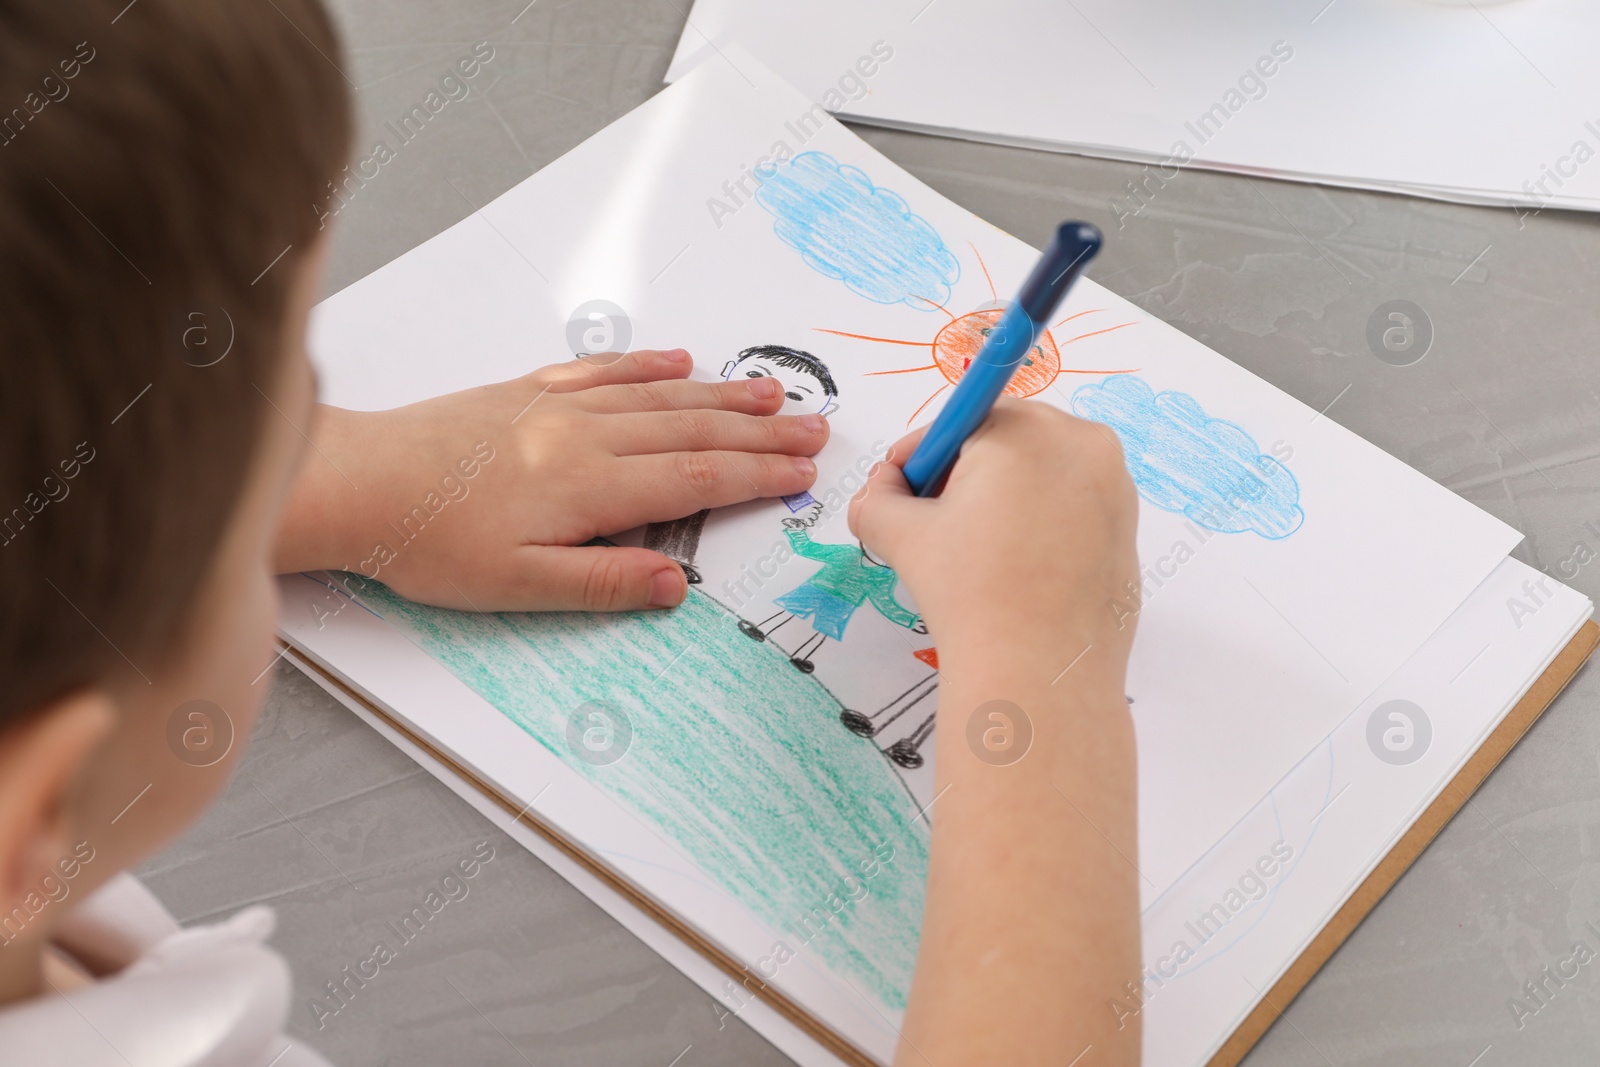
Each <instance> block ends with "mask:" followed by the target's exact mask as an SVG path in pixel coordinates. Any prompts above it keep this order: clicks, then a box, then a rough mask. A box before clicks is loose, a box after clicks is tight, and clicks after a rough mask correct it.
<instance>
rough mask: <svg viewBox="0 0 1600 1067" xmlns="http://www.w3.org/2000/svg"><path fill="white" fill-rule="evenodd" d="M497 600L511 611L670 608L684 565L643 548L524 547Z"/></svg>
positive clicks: (682, 590)
mask: <svg viewBox="0 0 1600 1067" xmlns="http://www.w3.org/2000/svg"><path fill="white" fill-rule="evenodd" d="M511 571H512V573H511V574H510V575H509V576H508V577H509V582H508V584H507V586H506V587H503V588H502V590H501V593H500V597H499V599H503V600H511V601H513V602H514V603H515V607H514V608H511V609H510V610H516V611H638V610H641V609H644V608H670V607H675V606H676V605H678V604H680V603H682V601H683V598H684V596H685V595H686V593H687V591H688V583H687V582H686V581H685V580H684V577H683V568H681V567H679V566H678V564H676V563H674V562H673V561H672V560H670V559H668V558H667V557H666V556H663V555H661V554H660V553H659V552H650V551H647V550H645V549H642V548H622V547H616V546H610V545H592V546H584V547H581V548H561V547H551V546H547V545H526V546H524V547H522V548H520V549H518V550H517V551H516V553H515V554H514V557H513V562H512V567H511Z"/></svg>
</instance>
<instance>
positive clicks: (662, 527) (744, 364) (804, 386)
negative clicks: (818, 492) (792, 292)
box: [644, 345, 839, 585]
mask: <svg viewBox="0 0 1600 1067" xmlns="http://www.w3.org/2000/svg"><path fill="white" fill-rule="evenodd" d="M735 378H775V379H777V381H778V382H779V384H781V385H782V386H783V407H782V409H781V410H782V412H783V413H784V414H785V415H808V414H817V415H831V414H833V413H834V412H835V411H837V410H838V408H839V387H838V386H837V385H836V384H834V380H833V374H832V372H830V371H829V370H828V366H827V364H825V363H823V362H822V360H820V359H818V358H817V357H816V356H813V355H812V354H811V353H810V352H803V351H801V350H800V349H798V348H789V347H786V346H784V345H755V346H753V347H751V348H746V349H745V350H743V351H742V352H740V353H739V354H738V355H737V356H735V357H733V358H732V359H730V360H729V361H728V362H727V363H726V364H724V365H723V368H722V380H723V381H729V382H731V381H733V380H734V379H735ZM783 502H784V504H786V505H787V506H788V508H789V510H790V511H791V512H795V511H799V510H800V509H802V508H804V507H806V506H807V505H809V504H812V503H814V502H815V501H814V499H813V497H812V496H811V494H810V493H806V492H799V493H795V494H793V495H792V496H786V497H784V498H783ZM710 514H711V513H710V512H709V511H697V512H695V513H694V514H693V515H686V516H684V517H683V518H681V519H673V520H671V521H670V522H652V523H650V524H649V525H648V526H646V527H645V531H644V547H645V548H648V549H650V550H651V551H652V552H660V553H661V554H662V555H664V556H666V557H667V558H668V559H671V560H673V561H674V562H676V563H677V564H678V566H680V567H682V568H683V576H684V578H685V580H687V581H688V583H689V584H690V585H699V584H700V582H701V574H700V568H699V567H698V566H696V564H695V558H696V557H697V556H698V555H699V553H700V536H701V535H702V534H703V533H704V532H705V528H706V518H707V517H708V516H709V515H710Z"/></svg>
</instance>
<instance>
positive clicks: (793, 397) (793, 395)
mask: <svg viewBox="0 0 1600 1067" xmlns="http://www.w3.org/2000/svg"><path fill="white" fill-rule="evenodd" d="M783 395H784V396H786V397H788V398H789V399H790V400H804V399H805V397H803V396H801V395H800V394H799V393H796V392H794V391H793V390H790V391H789V392H787V393H784V394H783Z"/></svg>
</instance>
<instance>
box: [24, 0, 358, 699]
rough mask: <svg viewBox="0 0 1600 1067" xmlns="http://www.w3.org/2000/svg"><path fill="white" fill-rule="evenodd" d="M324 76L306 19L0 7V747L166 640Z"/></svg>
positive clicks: (152, 660) (221, 465) (257, 401)
mask: <svg viewBox="0 0 1600 1067" xmlns="http://www.w3.org/2000/svg"><path fill="white" fill-rule="evenodd" d="M340 62H341V53H340V49H339V44H338V40H337V36H336V34H335V31H334V28H333V25H332V23H331V21H330V19H329V17H328V14H327V12H326V11H325V10H324V9H323V8H322V6H321V4H320V3H319V0H135V2H134V3H132V4H129V3H128V0H71V2H62V0H0V279H4V284H3V285H0V354H3V355H0V358H3V359H4V367H5V371H4V378H3V381H0V435H3V437H4V445H3V447H0V656H4V661H3V662H4V666H3V667H0V678H3V679H4V684H0V728H4V727H5V726H6V725H7V724H8V723H10V722H14V721H15V720H16V718H17V716H19V715H23V714H26V713H27V712H29V711H31V710H33V709H35V708H38V707H40V706H41V705H43V704H45V703H46V702H48V701H50V700H52V699H54V698H56V697H59V696H61V695H63V694H65V693H67V692H69V691H71V690H73V689H76V688H79V687H82V686H85V685H90V684H95V683H101V682H105V683H110V682H111V680H112V679H114V678H118V679H120V678H122V677H123V676H124V675H126V676H128V677H133V676H132V672H131V671H130V670H129V665H130V664H138V665H139V667H141V668H144V669H145V670H149V669H151V668H153V667H155V666H159V665H160V662H161V660H162V658H163V656H165V655H166V654H167V653H168V652H169V650H170V649H171V647H172V646H173V645H174V643H175V642H177V641H178V640H179V639H180V638H181V636H182V632H183V626H184V624H185V622H186V621H187V615H188V609H189V606H190V605H191V603H192V602H193V601H194V599H195V597H196V594H197V591H198V589H199V586H200V584H201V582H202V581H203V580H204V578H205V575H206V571H207V569H208V564H209V562H210V561H211V559H212V558H213V557H214V555H215V553H216V550H217V547H218V545H219V543H220V540H221V538H222V535H223V533H224V531H225V530H226V528H227V526H228V523H229V520H230V519H231V517H232V515H233V513H234V511H235V509H236V506H237V504H238V501H239V496H240V492H241V489H242V486H243V483H244V481H245V479H246V477H247V474H248V472H249V469H250V464H251V460H252V459H253V457H254V455H255V454H256V451H257V445H258V442H259V440H260V438H261V436H262V429H263V426H264V425H265V422H264V420H265V418H267V417H274V418H276V417H278V416H277V415H276V414H275V413H273V411H272V408H271V407H270V406H269V405H268V403H267V402H266V399H265V395H266V394H269V393H271V392H273V391H274V389H275V388H276V386H277V385H278V383H279V382H280V379H281V378H282V373H281V371H282V353H283V352H284V351H285V347H284V344H285V340H286V339H285V338H284V337H283V336H282V327H281V321H282V318H283V316H284V314H285V311H286V305H287V301H288V294H289V292H290V288H291V282H292V280H293V278H294V276H295V274H296V267H297V266H298V262H299V257H300V256H301V254H302V253H303V252H305V251H306V250H307V249H308V247H309V246H311V245H312V244H313V243H314V239H315V236H316V230H317V229H318V223H317V215H316V212H315V211H314V210H313V208H312V206H311V205H312V204H313V203H315V202H320V201H321V200H322V199H323V198H324V197H325V195H326V192H325V190H326V186H327V183H328V181H329V180H330V179H331V178H333V177H334V176H335V174H336V173H337V172H338V170H339V168H340V167H341V166H342V165H343V164H344V162H345V158H346V152H347V149H348V143H349V140H350V103H349V97H348V94H347V83H346V79H345V77H344V75H343V74H342V73H341V71H340V69H339V66H338V64H339V63H340ZM224 353H226V354H224ZM136 669H137V668H136ZM134 680H135V681H137V678H134Z"/></svg>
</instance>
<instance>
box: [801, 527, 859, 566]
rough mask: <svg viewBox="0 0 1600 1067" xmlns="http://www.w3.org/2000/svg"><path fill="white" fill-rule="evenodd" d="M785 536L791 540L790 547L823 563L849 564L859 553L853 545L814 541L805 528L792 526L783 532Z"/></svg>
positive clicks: (808, 557)
mask: <svg viewBox="0 0 1600 1067" xmlns="http://www.w3.org/2000/svg"><path fill="white" fill-rule="evenodd" d="M783 534H784V536H785V537H787V538H788V539H789V547H791V548H793V549H794V550H795V552H796V554H798V555H801V556H804V557H805V558H806V559H814V560H818V561H820V562H823V563H841V562H843V563H848V562H851V561H853V560H854V559H855V556H856V554H857V552H858V549H856V548H854V547H853V546H851V545H829V544H822V543H820V542H817V541H813V540H811V535H810V534H809V533H807V532H806V530H805V528H804V527H795V526H790V527H788V528H787V529H785V530H784V531H783Z"/></svg>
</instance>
